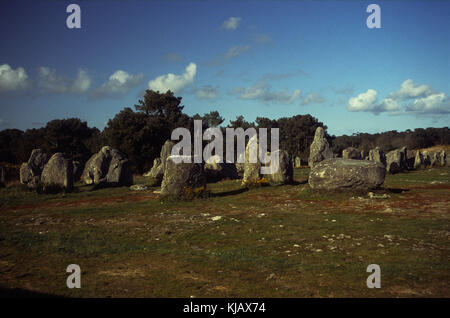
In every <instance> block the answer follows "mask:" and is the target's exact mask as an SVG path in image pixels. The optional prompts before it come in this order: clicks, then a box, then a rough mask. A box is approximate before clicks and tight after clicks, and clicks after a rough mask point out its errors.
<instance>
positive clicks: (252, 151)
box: [242, 134, 261, 185]
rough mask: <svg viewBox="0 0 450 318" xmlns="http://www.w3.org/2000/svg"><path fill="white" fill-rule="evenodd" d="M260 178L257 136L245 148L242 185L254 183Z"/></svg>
mask: <svg viewBox="0 0 450 318" xmlns="http://www.w3.org/2000/svg"><path fill="white" fill-rule="evenodd" d="M260 178H261V162H260V160H259V143H258V135H256V134H255V135H254V136H253V137H252V138H250V140H249V141H248V143H247V146H246V147H245V166H244V177H243V179H242V184H243V185H246V184H249V183H255V182H257V181H258V180H259V179H260Z"/></svg>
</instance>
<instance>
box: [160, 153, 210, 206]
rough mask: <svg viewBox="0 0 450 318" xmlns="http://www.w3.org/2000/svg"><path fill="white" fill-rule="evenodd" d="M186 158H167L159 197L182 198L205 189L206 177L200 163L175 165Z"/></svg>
mask: <svg viewBox="0 0 450 318" xmlns="http://www.w3.org/2000/svg"><path fill="white" fill-rule="evenodd" d="M187 157H188V156H169V157H168V158H167V160H166V169H165V172H164V178H163V181H162V184H161V195H163V196H171V197H174V198H182V197H185V196H189V194H190V193H192V192H196V191H203V190H204V189H205V188H206V176H205V172H204V170H203V166H202V164H200V163H194V162H193V159H192V158H191V163H185V162H180V163H175V161H176V160H177V159H179V160H181V159H183V158H187Z"/></svg>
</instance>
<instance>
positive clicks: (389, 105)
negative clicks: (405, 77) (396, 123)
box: [375, 98, 400, 112]
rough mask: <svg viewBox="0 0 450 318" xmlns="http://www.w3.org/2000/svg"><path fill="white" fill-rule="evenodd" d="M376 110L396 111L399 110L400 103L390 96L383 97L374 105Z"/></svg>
mask: <svg viewBox="0 0 450 318" xmlns="http://www.w3.org/2000/svg"><path fill="white" fill-rule="evenodd" d="M375 110H376V112H382V111H387V112H392V111H398V110H400V105H399V103H398V102H397V101H396V100H395V99H392V98H385V99H384V100H382V101H381V103H380V104H379V105H377V106H376V107H375Z"/></svg>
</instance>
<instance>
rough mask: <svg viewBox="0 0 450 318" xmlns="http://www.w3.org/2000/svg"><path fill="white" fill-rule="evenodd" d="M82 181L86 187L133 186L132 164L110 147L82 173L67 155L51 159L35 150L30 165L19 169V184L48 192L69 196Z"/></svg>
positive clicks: (87, 164)
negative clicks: (90, 185) (87, 185)
mask: <svg viewBox="0 0 450 318" xmlns="http://www.w3.org/2000/svg"><path fill="white" fill-rule="evenodd" d="M80 178H81V180H82V181H83V182H84V183H85V184H93V185H96V186H124V185H126V186H129V185H132V184H133V174H132V171H131V169H130V162H129V160H128V159H127V158H126V157H125V155H124V154H123V153H121V152H120V151H119V150H117V149H113V148H111V147H109V146H105V147H103V148H102V149H100V151H99V152H98V153H96V154H94V155H93V156H92V157H91V158H90V159H89V160H88V161H87V162H86V165H85V167H84V169H83V170H82V169H81V165H80V163H79V162H78V161H72V160H71V159H70V158H68V156H66V155H65V154H63V153H61V152H58V153H55V154H54V155H52V156H51V157H50V158H49V157H48V155H47V154H46V153H45V152H44V151H43V150H42V149H33V151H32V152H31V155H30V158H29V159H28V162H24V163H23V164H22V165H21V167H20V183H22V184H25V185H27V186H28V187H29V188H30V189H42V190H43V191H45V192H58V191H66V192H70V191H72V190H73V183H74V181H77V180H79V179H80Z"/></svg>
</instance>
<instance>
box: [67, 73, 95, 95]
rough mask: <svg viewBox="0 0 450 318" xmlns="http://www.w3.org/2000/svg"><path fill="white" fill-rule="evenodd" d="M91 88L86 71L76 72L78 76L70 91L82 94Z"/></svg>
mask: <svg viewBox="0 0 450 318" xmlns="http://www.w3.org/2000/svg"><path fill="white" fill-rule="evenodd" d="M90 86H91V79H90V78H89V75H88V74H87V71H86V70H81V69H80V70H78V75H77V78H76V79H75V81H74V82H73V84H72V87H71V88H70V90H71V91H72V92H74V93H79V94H81V93H84V92H85V91H87V90H88V89H89V87H90Z"/></svg>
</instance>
